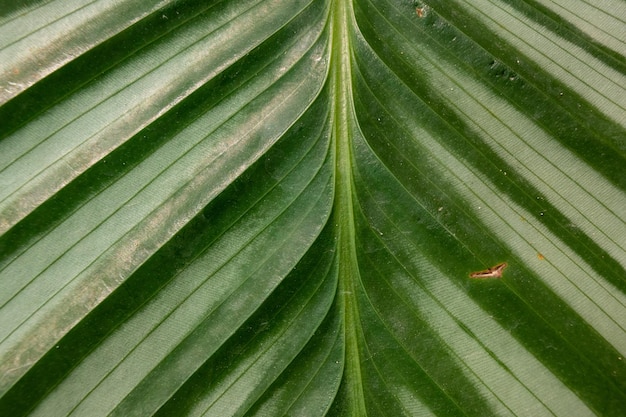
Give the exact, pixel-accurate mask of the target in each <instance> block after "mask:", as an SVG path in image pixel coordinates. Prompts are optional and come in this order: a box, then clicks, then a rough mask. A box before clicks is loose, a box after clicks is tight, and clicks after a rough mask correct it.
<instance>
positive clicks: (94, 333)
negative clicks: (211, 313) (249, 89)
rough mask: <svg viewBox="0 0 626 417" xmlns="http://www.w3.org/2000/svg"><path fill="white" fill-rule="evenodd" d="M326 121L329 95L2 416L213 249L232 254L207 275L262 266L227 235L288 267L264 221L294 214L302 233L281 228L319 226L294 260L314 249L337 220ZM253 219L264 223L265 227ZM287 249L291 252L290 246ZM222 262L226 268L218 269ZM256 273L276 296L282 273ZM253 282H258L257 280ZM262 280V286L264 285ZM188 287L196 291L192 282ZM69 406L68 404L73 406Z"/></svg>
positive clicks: (31, 377) (68, 343) (115, 297)
mask: <svg viewBox="0 0 626 417" xmlns="http://www.w3.org/2000/svg"><path fill="white" fill-rule="evenodd" d="M326 117H327V105H326V100H325V95H322V96H321V97H320V99H319V100H318V101H317V102H316V104H314V105H313V106H312V107H311V108H310V110H309V111H308V112H307V113H306V114H305V115H304V116H303V117H302V118H301V119H300V120H299V121H298V122H297V124H295V125H294V126H293V128H292V129H291V130H290V132H289V133H288V134H286V135H285V136H284V137H283V139H282V140H281V141H279V142H278V143H277V144H276V145H275V146H274V147H273V148H272V149H271V150H270V152H268V153H267V154H265V155H264V156H263V158H262V159H260V160H259V161H257V162H256V163H255V164H254V165H253V166H252V167H251V168H250V169H249V170H248V171H246V172H245V173H244V175H242V176H241V177H240V178H239V179H238V180H236V181H235V182H234V183H233V184H232V185H231V186H230V187H228V188H227V189H226V190H225V191H224V192H223V193H222V194H221V195H220V196H219V197H218V198H216V199H215V200H214V201H213V202H212V203H211V204H210V205H209V206H208V207H207V208H206V209H205V210H204V211H203V212H202V213H201V214H200V215H198V216H197V217H196V218H195V219H193V220H192V221H191V222H189V223H188V224H187V225H186V226H185V227H184V228H183V229H182V230H181V231H180V232H179V233H178V234H177V235H176V236H174V237H173V238H172V239H171V241H170V242H169V243H168V244H167V245H165V246H164V247H163V248H162V249H161V250H159V251H158V252H157V253H156V254H155V255H154V256H152V257H151V258H150V259H149V261H148V262H147V263H146V264H144V265H143V266H142V267H141V268H140V269H139V270H138V271H136V272H135V273H134V274H133V275H132V276H131V277H129V278H128V279H127V280H126V281H125V282H124V283H123V284H122V285H121V286H120V287H119V288H118V289H117V290H116V291H115V292H114V293H113V294H111V296H109V297H108V298H107V299H106V300H105V301H104V302H103V303H101V304H100V305H99V306H98V307H97V308H96V309H94V310H93V311H92V312H91V313H90V314H89V315H88V316H87V317H86V318H85V319H84V320H83V321H81V322H80V323H79V324H78V325H77V326H76V327H74V328H73V329H72V331H71V332H70V333H68V334H67V335H66V336H65V337H64V338H63V339H62V340H61V341H60V342H59V343H58V346H59V347H58V348H56V347H55V348H53V349H51V350H50V351H49V352H48V354H46V355H45V356H44V358H42V360H41V361H39V362H38V363H37V364H36V365H35V366H34V367H33V368H32V369H31V370H30V371H29V372H28V373H27V374H26V376H25V377H24V378H22V379H21V380H20V381H19V382H18V384H17V385H15V386H14V387H13V388H12V389H11V390H10V391H9V392H8V393H7V394H6V395H4V396H3V397H2V399H1V400H0V410H7V412H10V415H22V414H24V413H25V412H26V411H27V410H28V409H29V408H30V407H32V406H34V405H35V404H36V403H37V402H38V401H39V400H40V399H41V398H42V396H43V395H45V393H46V390H47V389H48V388H47V387H50V386H54V385H55V384H57V383H60V382H61V381H62V380H63V378H65V376H66V375H67V374H68V372H70V371H71V370H72V368H74V367H75V366H77V364H79V363H80V361H81V359H82V358H84V357H85V355H87V354H88V353H89V352H92V351H93V350H94V349H96V348H97V346H98V343H100V341H102V340H103V338H105V337H107V336H108V335H109V334H110V333H111V332H114V331H115V330H116V329H117V328H118V327H119V326H121V325H122V324H123V323H124V322H125V321H126V320H127V319H128V317H130V316H131V315H132V314H134V313H137V312H138V311H141V310H142V309H143V308H145V305H146V303H154V302H157V301H154V299H155V297H156V300H158V299H159V293H160V291H162V290H163V291H165V290H167V288H171V287H172V286H176V285H177V282H178V281H181V280H183V281H185V280H189V279H190V278H189V277H184V276H185V274H186V272H185V271H187V270H188V269H189V268H194V264H195V263H197V262H198V261H199V260H200V261H201V262H204V263H206V262H207V261H209V262H210V259H206V260H203V257H204V258H206V256H207V254H206V251H207V249H209V250H213V251H215V246H217V247H219V246H220V245H224V244H226V245H228V246H227V248H226V252H225V253H223V254H222V255H221V258H222V259H221V260H220V259H219V258H215V261H214V262H212V263H213V264H215V263H216V262H217V263H218V264H215V265H214V266H212V267H209V268H208V270H213V271H219V269H220V268H223V267H224V263H228V262H230V261H229V258H230V257H234V258H237V256H239V257H240V258H241V257H242V256H243V257H244V258H249V259H259V258H255V257H256V256H257V255H254V254H253V253H250V254H246V253H243V254H240V255H237V252H238V251H239V250H240V248H239V247H238V246H232V245H230V244H229V243H228V241H229V240H231V239H232V238H229V237H228V236H232V237H234V236H240V237H243V236H246V235H247V236H249V237H248V238H247V241H246V242H243V243H242V244H243V245H244V246H246V244H247V245H249V246H254V244H252V243H251V242H250V239H252V240H254V239H257V240H258V243H257V245H260V246H259V247H258V249H257V251H258V250H260V251H262V252H264V253H269V254H274V256H277V257H279V258H282V259H284V261H286V262H289V259H290V257H289V256H287V253H289V251H285V252H284V253H282V254H281V250H280V246H281V244H278V245H277V246H276V245H274V247H272V246H269V247H268V246H267V245H268V244H269V242H275V243H277V242H280V241H281V240H272V238H271V234H270V235H267V236H266V237H263V233H265V234H267V233H268V232H271V230H272V229H271V228H270V229H269V230H264V229H265V228H266V223H265V222H267V221H274V222H275V224H277V225H279V224H280V223H281V221H280V217H281V213H282V212H283V211H284V210H287V213H290V212H291V213H294V214H296V217H293V214H292V215H291V216H289V215H287V216H284V217H291V218H292V220H288V221H296V222H297V223H300V224H301V229H298V228H297V227H296V226H295V225H294V226H286V225H283V226H282V227H290V228H292V229H293V230H299V231H300V232H303V231H305V230H307V227H313V229H310V232H309V233H310V234H309V237H308V238H304V236H305V235H300V236H299V238H298V239H297V244H293V243H291V244H290V245H291V248H290V249H291V250H292V253H297V252H301V253H304V252H306V251H307V247H308V245H309V244H310V243H307V242H311V241H312V240H313V239H314V238H315V236H316V235H317V233H318V232H319V227H320V226H319V225H320V224H324V219H325V218H327V217H328V215H329V213H330V201H331V200H330V197H331V194H330V191H331V188H330V184H329V178H330V177H329V175H330V171H329V167H328V164H327V163H325V160H326V158H327V156H326V155H327V149H328V142H327V141H328V135H327V133H326V124H325V123H317V122H318V121H319V120H320V119H321V120H324V119H325V118H326ZM301 194H302V195H301ZM299 195H300V196H299ZM294 202H295V206H294V207H293V208H291V209H290V208H289V207H290V205H292V204H294ZM298 202H299V203H298ZM303 204H304V205H303ZM307 206H308V208H307ZM261 213H263V214H261ZM302 216H304V218H305V219H306V218H307V216H308V217H309V218H310V220H309V224H308V226H305V224H303V223H302ZM298 217H300V220H298ZM242 218H243V219H244V220H242ZM250 219H252V220H253V221H251V220H250ZM254 219H259V220H262V219H265V222H263V221H261V222H259V221H255V220H254ZM268 219H269V220H268ZM242 222H243V223H244V224H243V225H242V224H241V223H242ZM276 227H278V229H273V230H280V229H281V226H276ZM316 230H317V232H316ZM225 233H226V235H225ZM255 236H257V237H255ZM224 242H225V243H224ZM264 242H265V243H264ZM283 244H287V245H289V243H287V242H286V241H285V242H284V243H283ZM293 250H295V251H296V252H293ZM228 253H230V254H231V255H228ZM209 256H211V255H210V254H209ZM213 256H214V255H213ZM250 257H251V258H250ZM262 258H266V259H267V255H263V256H262ZM270 258H271V256H270ZM298 258H299V255H295V258H293V259H298ZM284 261H282V262H284ZM220 262H221V263H222V266H220V265H219V263H220ZM234 262H235V263H236V262H237V261H236V260H235V261H234ZM239 262H241V261H239ZM231 263H232V262H231ZM207 273H208V272H207ZM207 273H205V274H202V273H200V274H197V273H196V277H195V278H193V279H194V280H195V281H196V282H195V283H191V287H190V289H191V291H194V290H193V288H194V287H195V290H196V291H197V290H198V288H200V287H201V286H202V285H205V286H207V285H208V286H210V285H211V284H210V281H209V283H208V284H203V281H205V280H207V278H210V276H209V277H207V275H206V274H207ZM257 273H258V274H265V275H266V278H268V279H269V280H270V282H274V284H269V287H268V290H269V291H270V292H271V287H272V286H274V285H276V283H278V282H280V275H275V274H280V273H279V272H278V270H277V271H276V272H269V271H266V272H265V273H263V272H262V269H261V270H257ZM203 275H204V276H203ZM248 279H250V280H253V281H254V280H256V279H255V278H253V277H252V276H251V277H249V278H248ZM262 281H263V280H259V282H262ZM186 285H187V286H189V283H188V284H186ZM255 288H256V290H252V292H250V293H248V294H249V295H248V296H252V294H256V296H257V297H261V300H262V298H263V297H264V295H263V291H261V287H259V286H255ZM205 291H206V290H205ZM265 291H267V290H265ZM190 296H191V294H190ZM250 301H251V300H250ZM161 302H164V301H161ZM169 302H170V303H174V304H172V305H171V309H170V311H174V310H175V309H176V308H177V307H178V304H176V303H181V302H182V300H179V301H175V300H171V301H169ZM226 306H228V304H226ZM252 311H254V308H252ZM168 314H169V313H168ZM199 314H207V313H206V312H205V313H199ZM199 317H201V316H199ZM199 317H198V318H199ZM243 317H245V313H244V316H243ZM119 359H122V358H119ZM70 401H71V400H69V399H68V402H70ZM9 410H10V411H9Z"/></svg>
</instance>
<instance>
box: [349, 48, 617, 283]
mask: <svg viewBox="0 0 626 417" xmlns="http://www.w3.org/2000/svg"><path fill="white" fill-rule="evenodd" d="M373 44H375V42H373ZM355 51H356V54H355V61H356V65H355V70H354V80H355V86H356V88H355V106H356V109H357V114H358V117H359V122H360V124H361V127H362V129H363V131H364V132H365V135H366V137H367V139H368V142H369V144H370V146H371V147H372V148H373V150H374V151H375V152H376V154H377V155H378V156H379V157H380V158H381V159H382V160H383V162H384V163H385V165H386V166H387V167H388V169H390V170H391V171H392V172H393V173H394V175H395V176H396V177H397V178H398V179H399V181H400V182H402V183H403V186H404V187H406V188H407V189H408V190H410V191H411V192H412V193H414V194H415V195H417V196H420V197H419V198H420V199H421V200H422V202H423V204H424V206H425V207H426V208H427V210H428V211H430V212H431V213H436V215H437V217H438V218H439V219H440V220H441V221H442V222H444V223H445V227H446V228H448V230H449V231H450V232H452V233H454V234H456V236H458V237H460V238H462V237H463V236H467V237H468V238H470V239H474V242H475V243H476V244H477V245H478V246H479V247H484V246H485V245H486V244H487V243H488V242H489V240H490V238H489V237H488V236H487V237H486V236H484V235H485V231H484V230H485V228H484V226H480V225H478V224H476V220H475V219H474V220H469V218H468V217H466V216H465V215H461V214H460V213H463V212H466V211H467V209H466V206H468V205H472V204H474V205H480V204H481V203H480V201H481V200H483V201H484V200H488V199H489V195H480V194H479V195H476V197H477V198H476V201H472V200H467V198H459V197H455V196H448V195H446V193H444V192H443V191H442V190H445V189H447V188H449V186H450V184H453V183H463V182H465V181H467V178H465V177H464V176H463V175H462V174H460V173H459V172H461V170H460V169H458V168H455V166H456V165H457V163H459V164H462V165H461V166H460V168H461V169H462V170H465V167H469V166H470V165H471V166H472V170H473V171H474V172H478V171H480V172H481V173H482V174H483V176H484V177H485V178H489V180H490V181H491V182H492V184H493V187H497V188H495V189H494V188H492V190H490V191H489V192H493V193H503V194H506V195H507V196H509V198H511V199H512V200H513V201H515V202H516V203H517V204H519V205H520V206H521V207H524V208H525V209H526V210H527V212H529V213H532V214H533V216H534V219H535V221H537V222H541V223H542V224H544V225H545V226H547V227H548V228H549V229H550V230H551V231H552V232H553V233H554V234H555V235H556V236H558V237H559V238H560V239H562V240H563V241H564V242H568V244H569V245H570V246H571V248H572V249H573V250H575V251H576V252H577V253H579V254H580V255H581V256H582V257H583V258H584V259H585V260H586V261H587V262H588V263H589V264H590V265H593V266H594V268H595V269H596V272H597V273H598V274H600V275H602V276H604V277H606V278H607V279H608V280H610V281H611V283H612V284H613V285H615V286H617V287H618V288H620V289H622V290H623V291H626V281H625V280H624V278H623V277H624V276H626V270H624V268H623V267H622V266H621V264H620V263H619V262H618V261H617V260H616V259H614V258H613V257H612V256H610V255H609V254H608V253H607V252H606V251H605V250H604V249H603V248H602V247H600V246H599V245H598V244H597V243H596V242H594V241H593V240H592V239H591V238H590V237H589V236H587V235H586V234H585V233H584V232H582V231H581V230H579V229H578V228H577V227H575V226H573V223H572V221H571V220H570V219H569V218H567V217H566V216H565V215H563V214H562V213H561V212H560V211H559V210H558V209H557V208H556V207H554V205H553V204H551V203H550V202H549V201H547V200H546V199H545V198H544V197H543V193H542V192H540V191H539V190H537V189H536V187H535V186H533V185H532V184H530V183H529V181H527V180H526V179H525V178H524V176H523V173H519V174H517V172H516V171H517V170H516V169H515V168H514V167H512V166H511V165H510V164H509V163H508V162H506V161H505V160H503V159H502V158H501V157H500V156H499V155H497V154H496V153H495V152H494V151H493V150H492V149H491V148H490V146H489V145H488V144H487V143H485V142H484V140H483V139H482V138H481V137H480V136H479V134H478V133H477V132H476V130H475V128H473V127H471V126H469V125H468V124H467V122H466V121H464V120H463V119H461V118H460V117H459V116H458V115H457V114H455V112H454V111H453V110H452V109H451V108H450V104H449V103H446V102H445V101H444V100H443V99H442V98H441V97H439V96H438V93H437V92H436V91H434V90H429V87H428V83H423V82H420V83H417V82H412V81H411V80H412V79H419V77H420V75H419V73H415V74H413V75H411V76H410V77H409V78H408V79H404V80H403V79H402V77H403V76H404V75H403V74H404V73H406V71H408V70H406V69H404V68H405V67H407V66H406V65H400V63H398V64H397V65H395V66H394V67H393V68H389V67H386V66H384V65H382V60H383V59H386V60H390V58H389V57H390V56H391V57H393V56H399V54H396V55H393V54H389V53H388V54H385V55H382V56H380V58H381V59H378V57H379V55H377V54H375V53H374V51H373V50H371V49H370V47H369V46H368V44H367V43H365V42H364V40H362V39H361V38H356V42H355ZM408 68H414V71H415V68H419V66H415V65H413V66H408ZM391 69H393V70H394V71H395V72H391ZM407 82H409V83H410V84H406V83H407ZM424 85H425V86H424ZM536 102H539V103H543V104H542V105H545V106H548V107H550V106H552V107H553V105H552V104H551V103H550V102H547V101H546V100H543V101H540V100H539V101H536ZM528 108H532V106H528ZM572 125H573V124H572V123H569V124H568V126H572ZM574 126H575V125H574ZM431 137H432V138H436V139H435V140H433V139H431ZM439 144H441V145H443V146H444V147H445V149H446V150H447V151H448V152H450V154H451V155H453V156H454V164H451V163H450V162H449V161H450V159H449V158H448V159H447V160H443V159H442V158H441V154H442V153H443V152H441V150H440V149H433V148H432V146H433V145H436V146H439ZM605 152H606V151H605ZM586 154H589V153H588V152H587V153H586ZM603 154H604V153H603ZM613 154H614V153H613ZM584 159H586V158H584ZM596 162H597V164H598V165H602V166H603V167H606V163H607V161H601V160H598V161H596ZM609 163H610V161H609ZM615 163H621V164H626V161H622V160H620V162H617V161H616V162H615ZM622 166H623V165H622ZM609 171H612V173H611V176H615V175H617V176H618V177H620V178H624V176H623V175H621V172H622V171H623V170H621V169H620V170H615V169H610V168H609ZM620 181H622V180H621V179H620ZM468 246H470V247H471V246H472V245H468ZM485 249H486V251H485V252H484V253H485V254H486V253H490V254H491V255H490V258H491V259H490V260H489V261H488V262H486V264H485V266H487V264H490V265H493V264H495V263H497V262H501V261H502V260H503V259H505V258H506V257H507V255H506V253H503V252H502V251H501V250H500V249H499V245H495V246H493V245H492V246H489V247H488V248H485Z"/></svg>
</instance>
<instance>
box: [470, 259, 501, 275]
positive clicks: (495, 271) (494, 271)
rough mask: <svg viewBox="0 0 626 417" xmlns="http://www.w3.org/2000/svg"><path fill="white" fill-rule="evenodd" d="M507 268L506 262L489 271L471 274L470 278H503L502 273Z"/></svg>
mask: <svg viewBox="0 0 626 417" xmlns="http://www.w3.org/2000/svg"><path fill="white" fill-rule="evenodd" d="M506 267H507V263H506V262H502V263H501V264H498V265H496V266H492V267H491V268H489V269H485V270H484V271H478V272H472V273H471V274H470V278H501V277H502V271H504V268H506Z"/></svg>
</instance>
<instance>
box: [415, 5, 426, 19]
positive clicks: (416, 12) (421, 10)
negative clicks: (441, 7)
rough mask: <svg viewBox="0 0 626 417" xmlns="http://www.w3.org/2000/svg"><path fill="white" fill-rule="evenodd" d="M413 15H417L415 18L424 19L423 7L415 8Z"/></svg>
mask: <svg viewBox="0 0 626 417" xmlns="http://www.w3.org/2000/svg"><path fill="white" fill-rule="evenodd" d="M415 14H416V15H417V17H420V18H421V17H424V8H423V7H416V8H415Z"/></svg>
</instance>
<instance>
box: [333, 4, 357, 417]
mask: <svg viewBox="0 0 626 417" xmlns="http://www.w3.org/2000/svg"><path fill="white" fill-rule="evenodd" d="M352 16H353V14H352V10H351V5H350V2H349V0H335V1H334V2H333V11H332V16H331V19H332V39H331V42H332V44H331V48H332V57H331V73H330V75H331V77H332V88H333V90H332V97H333V141H334V145H335V158H336V160H335V164H336V168H335V173H336V178H335V181H336V182H335V190H336V194H335V198H336V200H335V204H336V205H335V208H336V209H335V222H336V224H337V227H338V233H337V236H338V254H339V294H340V297H341V302H342V304H343V313H344V326H345V361H346V365H345V375H344V383H345V389H346V395H347V398H346V400H347V402H348V404H347V406H348V408H349V409H351V411H352V413H353V415H359V416H364V415H366V411H365V404H364V400H363V399H364V396H363V386H362V384H361V381H362V379H361V367H360V360H359V345H358V336H359V317H358V306H357V301H356V299H357V288H358V281H359V276H358V266H357V260H356V249H355V224H354V210H353V201H352V197H353V193H352V189H353V183H352V153H351V149H352V148H351V138H352V137H353V135H354V132H355V124H354V123H355V120H354V108H353V102H352V80H351V72H350V71H351V68H350V65H351V63H350V34H349V29H348V25H349V23H350V22H351V17H352Z"/></svg>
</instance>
